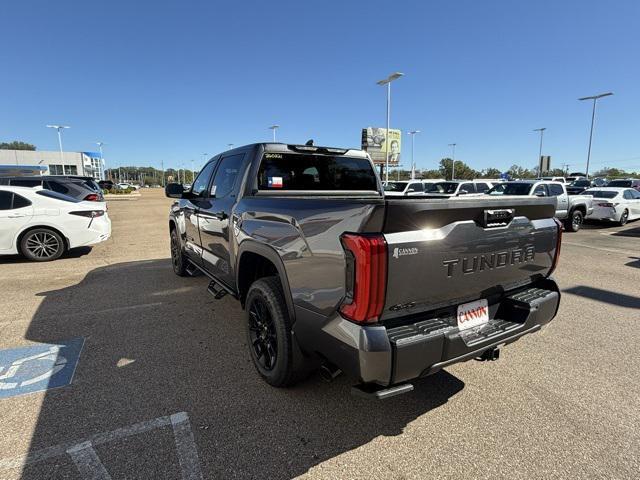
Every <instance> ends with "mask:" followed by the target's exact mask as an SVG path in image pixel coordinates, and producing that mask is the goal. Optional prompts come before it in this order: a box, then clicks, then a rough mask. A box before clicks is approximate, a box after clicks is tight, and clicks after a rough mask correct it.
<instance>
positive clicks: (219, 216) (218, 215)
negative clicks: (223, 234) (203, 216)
mask: <svg viewBox="0 0 640 480" xmlns="http://www.w3.org/2000/svg"><path fill="white" fill-rule="evenodd" d="M213 216H214V217H216V218H217V219H218V220H226V219H227V218H229V217H227V213H226V212H217V213H214V214H213Z"/></svg>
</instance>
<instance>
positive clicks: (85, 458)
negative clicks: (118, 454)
mask: <svg viewBox="0 0 640 480" xmlns="http://www.w3.org/2000/svg"><path fill="white" fill-rule="evenodd" d="M67 453H68V454H69V455H70V456H71V459H72V460H73V463H75V464H76V467H77V468H78V471H79V472H80V475H81V476H82V477H83V478H85V479H87V480H111V475H109V472H107V469H106V468H104V465H103V464H102V462H101V461H100V459H99V458H98V454H97V453H96V451H95V450H94V449H93V447H92V446H91V442H83V443H80V444H78V445H75V446H73V447H71V448H69V449H68V450H67Z"/></svg>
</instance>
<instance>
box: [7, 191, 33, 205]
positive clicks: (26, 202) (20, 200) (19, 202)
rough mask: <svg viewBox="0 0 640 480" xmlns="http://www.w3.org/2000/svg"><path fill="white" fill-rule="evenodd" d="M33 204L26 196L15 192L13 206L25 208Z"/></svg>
mask: <svg viewBox="0 0 640 480" xmlns="http://www.w3.org/2000/svg"><path fill="white" fill-rule="evenodd" d="M29 205H31V202H30V201H29V200H27V199H26V198H24V197H21V196H20V195H18V194H17V193H14V194H13V207H12V208H24V207H28V206H29Z"/></svg>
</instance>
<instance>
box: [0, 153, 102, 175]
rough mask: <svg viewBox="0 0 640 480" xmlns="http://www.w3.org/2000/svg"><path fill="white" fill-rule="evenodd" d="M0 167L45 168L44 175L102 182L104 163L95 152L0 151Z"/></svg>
mask: <svg viewBox="0 0 640 480" xmlns="http://www.w3.org/2000/svg"><path fill="white" fill-rule="evenodd" d="M0 166H5V167H7V166H16V167H21V166H24V167H27V166H28V167H33V166H37V167H45V168H46V170H44V171H43V172H42V173H43V174H44V175H82V176H86V177H93V178H95V179H96V180H104V162H103V160H102V159H101V158H100V153H97V152H62V153H60V152H59V151H57V152H46V151H41V150H0Z"/></svg>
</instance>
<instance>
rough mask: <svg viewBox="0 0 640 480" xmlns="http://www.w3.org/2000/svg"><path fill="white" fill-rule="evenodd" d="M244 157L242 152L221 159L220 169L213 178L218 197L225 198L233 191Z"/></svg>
mask: <svg viewBox="0 0 640 480" xmlns="http://www.w3.org/2000/svg"><path fill="white" fill-rule="evenodd" d="M243 159H244V154H243V153H241V154H239V155H231V156H230V157H224V158H223V159H222V160H221V161H220V166H219V167H218V170H216V176H215V177H214V179H213V186H214V187H215V189H216V190H215V195H216V198H224V197H226V196H227V195H229V194H231V193H232V192H233V189H234V187H235V185H236V182H237V180H238V176H239V173H240V168H241V167H242V160H243Z"/></svg>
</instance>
